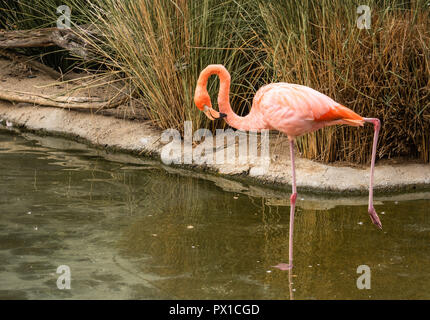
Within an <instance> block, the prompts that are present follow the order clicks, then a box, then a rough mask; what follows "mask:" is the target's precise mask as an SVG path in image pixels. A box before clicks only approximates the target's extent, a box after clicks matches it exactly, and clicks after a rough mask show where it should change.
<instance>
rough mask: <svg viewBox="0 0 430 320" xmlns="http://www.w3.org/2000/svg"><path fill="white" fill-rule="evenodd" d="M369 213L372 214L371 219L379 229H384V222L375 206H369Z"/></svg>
mask: <svg viewBox="0 0 430 320" xmlns="http://www.w3.org/2000/svg"><path fill="white" fill-rule="evenodd" d="M369 215H370V220H372V222H373V224H374V225H376V226H377V227H378V228H379V229H382V223H381V220H380V219H379V217H378V214H377V213H376V210H375V208H373V207H371V208H369Z"/></svg>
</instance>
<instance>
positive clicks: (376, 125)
mask: <svg viewBox="0 0 430 320" xmlns="http://www.w3.org/2000/svg"><path fill="white" fill-rule="evenodd" d="M364 121H365V122H370V123H373V126H374V135H373V146H372V162H371V164H370V182H369V208H368V211H369V215H370V219H371V220H372V222H373V223H374V224H375V225H376V226H377V227H378V228H380V229H382V223H381V220H380V219H379V217H378V214H377V213H376V210H375V208H374V207H373V172H374V171H375V158H376V145H377V144H378V135H379V129H380V128H381V121H379V119H376V118H364Z"/></svg>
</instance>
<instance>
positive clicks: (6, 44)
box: [0, 25, 97, 59]
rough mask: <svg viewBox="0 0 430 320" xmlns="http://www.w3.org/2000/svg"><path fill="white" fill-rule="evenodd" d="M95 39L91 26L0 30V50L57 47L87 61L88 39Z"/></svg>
mask: <svg viewBox="0 0 430 320" xmlns="http://www.w3.org/2000/svg"><path fill="white" fill-rule="evenodd" d="M89 36H90V37H93V38H95V39H96V36H97V32H96V30H95V29H94V28H93V27H91V25H83V26H78V27H76V28H73V29H58V28H43V29H31V30H13V31H8V30H0V48H28V47H49V46H55V45H57V46H59V47H61V48H64V49H66V50H69V51H70V52H71V53H72V54H74V55H77V56H79V57H81V58H83V59H89V57H90V54H89V51H88V45H89V43H88V41H87V40H85V39H88V37H89Z"/></svg>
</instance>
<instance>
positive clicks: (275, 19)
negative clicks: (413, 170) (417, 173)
mask: <svg viewBox="0 0 430 320" xmlns="http://www.w3.org/2000/svg"><path fill="white" fill-rule="evenodd" d="M360 4H362V3H359V2H357V1H351V0H320V1H310V0H303V1H264V2H260V4H259V7H260V12H261V15H262V17H263V19H264V21H265V26H266V28H265V30H266V36H265V37H264V38H263V46H264V48H265V50H266V51H267V53H268V56H269V57H270V61H269V63H266V65H270V66H271V68H272V74H273V81H285V82H295V83H300V84H304V85H307V86H310V87H312V88H315V89H316V90H319V91H321V92H323V93H325V94H327V95H329V96H331V97H332V98H334V99H335V100H336V101H338V102H340V103H342V104H344V105H346V106H348V107H350V108H351V109H353V110H354V111H356V112H357V113H359V114H361V115H363V116H365V117H378V118H380V119H381V120H382V124H383V128H382V131H381V135H380V142H379V148H378V154H379V156H380V157H382V156H385V157H391V156H409V157H415V158H420V159H421V160H423V161H425V162H429V158H430V77H429V75H430V51H429V45H430V16H429V12H430V10H429V9H430V8H429V6H428V5H429V2H428V1H409V2H404V1H402V2H401V1H393V0H385V1H368V2H367V4H368V5H369V7H370V8H372V12H371V19H372V20H371V29H368V30H366V29H364V30H360V29H359V28H357V26H356V19H357V16H358V15H357V13H356V8H357V7H358V5H360ZM371 139H372V129H371V128H368V129H366V130H365V132H363V130H362V129H357V128H352V127H346V126H345V127H329V128H326V129H324V130H320V131H317V132H315V133H312V134H309V135H306V136H304V137H303V138H301V139H300V140H299V149H300V151H301V152H302V154H303V155H304V156H305V157H307V158H311V159H318V160H322V161H324V162H332V161H337V160H342V161H349V162H357V163H365V162H367V161H369V159H370V152H371V142H372V140H371Z"/></svg>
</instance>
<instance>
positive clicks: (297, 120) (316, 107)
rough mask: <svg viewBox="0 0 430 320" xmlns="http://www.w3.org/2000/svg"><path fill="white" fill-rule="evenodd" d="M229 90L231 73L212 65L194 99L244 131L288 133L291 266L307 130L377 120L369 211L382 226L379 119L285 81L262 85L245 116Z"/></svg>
mask: <svg viewBox="0 0 430 320" xmlns="http://www.w3.org/2000/svg"><path fill="white" fill-rule="evenodd" d="M213 74H216V75H218V76H219V78H220V91H219V94H218V106H219V111H220V112H217V111H215V110H214V109H212V105H211V101H210V97H209V94H208V92H207V89H206V85H207V81H208V79H209V77H210V76H211V75H213ZM229 93H230V74H229V73H228V71H227V69H225V68H224V66H222V65H209V66H208V67H206V68H205V69H204V70H203V71H202V72H201V74H200V77H199V80H198V82H197V87H196V93H195V96H194V101H195V103H196V106H197V107H198V108H199V109H200V110H202V111H204V112H205V113H206V115H207V116H208V117H209V118H210V119H215V118H224V119H225V121H226V122H227V123H228V124H229V125H230V126H232V127H233V128H236V129H239V130H244V131H250V130H252V131H260V130H263V129H269V130H278V131H281V132H283V133H285V134H286V135H287V136H288V138H289V140H290V152H291V166H292V191H293V192H292V195H291V213H290V264H289V266H290V267H291V266H292V234H293V226H294V207H295V202H296V197H297V191H296V178H295V169H294V140H295V138H296V137H298V136H301V135H303V134H305V133H308V132H312V131H315V130H318V129H321V128H322V127H325V126H330V125H336V124H347V125H351V126H363V125H364V123H365V122H370V123H373V124H374V127H375V135H374V141H373V152H372V163H371V174H370V186H369V214H370V218H371V220H372V222H373V223H374V224H375V225H377V226H378V227H379V228H382V225H381V222H380V220H379V217H378V215H377V214H376V211H375V209H374V208H373V171H374V163H375V156H376V144H377V140H378V133H379V128H380V122H379V120H378V119H375V118H363V117H361V116H360V115H358V114H357V113H355V112H354V111H352V110H350V109H348V108H346V107H344V106H342V105H341V104H339V103H337V102H335V101H334V100H333V99H331V98H329V97H328V96H326V95H324V94H322V93H320V92H318V91H316V90H314V89H311V88H309V87H306V86H302V85H298V84H291V83H283V82H281V83H272V84H268V85H265V86H263V87H262V88H260V89H259V90H258V91H257V93H256V94H255V97H254V100H253V103H252V108H251V111H250V112H249V114H248V115H247V116H245V117H240V116H238V115H237V114H235V113H234V112H233V110H232V109H231V106H230V101H229Z"/></svg>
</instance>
